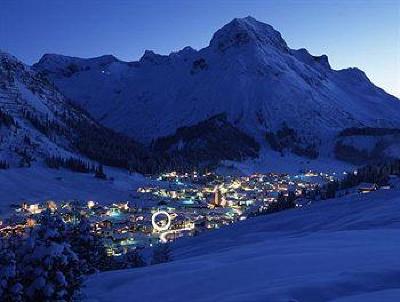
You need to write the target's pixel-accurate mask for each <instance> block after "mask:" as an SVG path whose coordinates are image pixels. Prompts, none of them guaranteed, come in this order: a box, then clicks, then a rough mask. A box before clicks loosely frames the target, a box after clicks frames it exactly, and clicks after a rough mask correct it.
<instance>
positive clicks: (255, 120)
mask: <svg viewBox="0 0 400 302" xmlns="http://www.w3.org/2000/svg"><path fill="white" fill-rule="evenodd" d="M34 68H35V69H36V70H40V71H42V72H43V73H44V74H46V75H47V76H48V77H50V78H51V79H52V80H54V82H55V84H56V85H57V87H58V88H59V89H60V90H61V91H62V92H63V93H65V94H66V95H67V96H68V97H70V98H71V99H73V100H74V101H76V102H78V103H79V104H81V105H82V106H84V108H85V109H87V110H88V111H89V112H90V113H91V114H92V115H93V116H94V117H95V118H96V119H98V120H99V121H101V122H102V123H104V124H105V125H107V126H109V127H112V128H113V129H116V130H118V131H122V132H123V133H125V134H127V135H130V136H132V137H134V138H137V139H139V140H141V141H144V142H149V141H150V140H152V139H154V138H156V137H160V136H166V135H171V134H173V133H174V132H175V130H176V129H177V128H179V127H182V126H188V125H193V124H195V123H198V122H199V121H203V120H205V119H207V118H209V117H211V116H213V115H216V114H220V113H226V114H227V115H228V118H229V120H230V121H231V122H232V123H233V124H234V125H237V126H238V127H240V128H241V129H242V130H244V131H246V132H247V133H249V134H251V135H252V136H254V137H255V138H257V139H259V140H261V141H262V140H263V138H264V135H265V131H267V130H268V131H276V130H278V129H280V127H281V126H282V123H283V122H286V123H287V124H288V126H289V127H291V128H294V129H296V130H297V131H298V132H299V134H300V135H301V136H302V137H304V138H305V139H307V140H308V141H309V142H310V143H317V144H319V145H320V146H325V145H326V142H328V145H329V148H327V151H326V153H329V152H331V150H332V148H331V147H332V141H333V140H332V137H334V136H335V134H336V133H337V132H338V131H340V130H342V129H344V128H348V127H362V126H370V127H399V126H400V121H399V118H398V117H399V116H400V102H399V100H398V99H397V98H395V97H393V96H391V95H389V94H387V93H385V92H384V91H383V90H382V89H380V88H378V87H376V86H374V85H373V84H372V83H371V82H370V81H369V80H368V78H367V77H366V75H365V74H364V73H363V72H362V71H360V70H358V69H356V68H350V69H345V70H339V71H336V70H333V69H331V67H330V65H329V62H328V58H327V57H326V56H325V55H323V56H319V57H318V56H312V55H310V54H309V53H308V52H307V50H305V49H299V50H293V49H290V48H289V47H288V46H287V45H286V43H285V41H284V40H283V39H282V37H281V35H280V33H279V32H278V31H276V30H275V29H273V28H272V27H271V26H270V25H267V24H264V23H261V22H259V21H257V20H255V19H254V18H252V17H246V18H243V19H234V20H233V21H232V22H230V23H229V24H227V25H225V26H224V27H223V28H221V29H220V30H218V31H217V32H216V33H215V34H214V36H213V38H212V39H211V42H210V45H209V46H208V47H205V48H203V49H200V50H194V49H192V48H190V47H186V48H184V49H183V50H181V51H179V52H176V53H171V54H170V55H168V56H162V55H158V54H155V53H153V52H152V51H146V52H145V54H144V55H143V57H142V58H141V59H140V61H139V62H122V61H119V60H117V59H116V58H114V57H112V56H103V57H99V58H94V59H80V58H72V57H66V56H61V55H52V54H48V55H44V56H43V58H42V59H41V60H40V61H39V62H38V63H37V64H36V65H35V66H34ZM320 148H321V149H323V147H320ZM324 152H325V151H324Z"/></svg>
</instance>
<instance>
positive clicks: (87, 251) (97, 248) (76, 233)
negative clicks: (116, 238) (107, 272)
mask: <svg viewBox="0 0 400 302" xmlns="http://www.w3.org/2000/svg"><path fill="white" fill-rule="evenodd" d="M68 238H69V241H70V243H71V246H72V249H73V250H74V252H75V253H77V255H78V256H79V259H80V260H81V270H82V271H83V272H84V273H93V272H95V271H97V270H102V269H104V266H103V264H105V262H106V261H105V259H106V257H108V256H107V253H106V250H105V248H104V245H103V243H102V241H101V239H100V238H99V237H98V236H97V235H96V234H94V233H93V232H92V227H91V225H90V222H89V219H87V218H86V217H85V216H81V217H80V220H79V224H78V225H77V226H75V227H74V228H72V230H71V232H70V233H69V236H68ZM108 258H109V257H108Z"/></svg>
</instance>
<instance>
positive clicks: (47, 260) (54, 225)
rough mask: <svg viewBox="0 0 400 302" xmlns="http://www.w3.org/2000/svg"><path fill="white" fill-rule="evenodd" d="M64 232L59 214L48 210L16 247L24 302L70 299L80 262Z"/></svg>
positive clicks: (77, 283)
mask: <svg viewBox="0 0 400 302" xmlns="http://www.w3.org/2000/svg"><path fill="white" fill-rule="evenodd" d="M64 232H65V224H64V223H63V221H62V219H61V217H60V216H59V215H58V214H51V213H50V212H47V213H46V214H45V215H44V216H43V219H42V221H41V225H40V226H38V227H37V228H36V229H34V230H33V231H32V234H31V236H30V237H29V238H28V239H26V240H23V241H22V242H21V245H20V247H19V248H18V249H17V250H16V253H17V255H16V256H17V257H16V258H17V272H18V278H19V281H20V283H21V284H22V286H23V289H24V296H23V300H24V301H70V300H72V298H73V297H74V296H75V295H76V293H77V292H78V290H79V287H80V284H81V281H82V272H81V270H80V262H79V259H78V257H77V255H76V254H75V253H74V252H73V251H72V249H71V247H70V245H69V244H68V243H67V242H66V241H65V236H64Z"/></svg>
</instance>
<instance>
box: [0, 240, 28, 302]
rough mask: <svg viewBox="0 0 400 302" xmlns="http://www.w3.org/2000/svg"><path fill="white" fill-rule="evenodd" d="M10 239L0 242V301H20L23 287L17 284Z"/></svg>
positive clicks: (17, 277) (14, 260) (17, 278)
mask: <svg viewBox="0 0 400 302" xmlns="http://www.w3.org/2000/svg"><path fill="white" fill-rule="evenodd" d="M11 242H12V241H11V240H10V239H1V240H0V301H16V302H19V301H22V297H23V286H22V284H21V283H20V282H19V276H18V272H17V265H16V264H17V262H16V259H15V253H14V246H12V244H11Z"/></svg>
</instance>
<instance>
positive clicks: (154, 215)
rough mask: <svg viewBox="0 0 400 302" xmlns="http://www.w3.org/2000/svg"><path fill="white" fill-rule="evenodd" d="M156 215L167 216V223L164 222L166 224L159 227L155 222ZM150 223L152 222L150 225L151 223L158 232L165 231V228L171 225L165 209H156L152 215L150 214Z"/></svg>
mask: <svg viewBox="0 0 400 302" xmlns="http://www.w3.org/2000/svg"><path fill="white" fill-rule="evenodd" d="M158 215H164V216H167V219H168V221H167V224H166V225H164V226H162V227H160V226H159V225H158V224H157V222H156V218H157V216H158ZM151 223H152V225H153V228H154V230H156V231H158V232H164V231H167V230H168V229H169V227H170V226H171V216H170V215H169V214H168V213H167V212H165V211H158V212H155V213H154V214H153V216H151Z"/></svg>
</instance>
